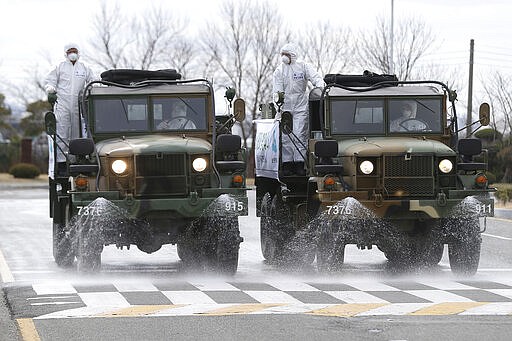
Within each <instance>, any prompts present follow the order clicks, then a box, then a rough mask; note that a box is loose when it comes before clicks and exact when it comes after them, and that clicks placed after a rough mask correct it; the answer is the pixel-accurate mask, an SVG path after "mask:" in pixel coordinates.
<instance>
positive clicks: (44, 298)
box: [27, 295, 76, 301]
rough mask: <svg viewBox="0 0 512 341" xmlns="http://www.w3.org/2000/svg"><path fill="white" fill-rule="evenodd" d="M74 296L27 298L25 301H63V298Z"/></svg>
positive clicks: (73, 296) (72, 296)
mask: <svg viewBox="0 0 512 341" xmlns="http://www.w3.org/2000/svg"><path fill="white" fill-rule="evenodd" d="M75 297H76V296H75V295H71V296H61V295H59V296H44V297H29V298H27V301H31V300H54V299H64V298H75Z"/></svg>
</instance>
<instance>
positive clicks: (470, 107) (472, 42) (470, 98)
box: [466, 39, 475, 137]
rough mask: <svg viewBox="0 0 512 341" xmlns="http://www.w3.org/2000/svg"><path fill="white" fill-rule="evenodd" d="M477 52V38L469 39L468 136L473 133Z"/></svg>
mask: <svg viewBox="0 0 512 341" xmlns="http://www.w3.org/2000/svg"><path fill="white" fill-rule="evenodd" d="M474 53H475V40H474V39H471V40H470V41H469V82H468V113H467V116H466V125H467V126H468V127H467V128H466V137H469V136H470V135H471V127H470V126H469V125H470V124H471V123H472V121H473V115H472V114H473V57H474Z"/></svg>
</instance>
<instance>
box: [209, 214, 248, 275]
mask: <svg viewBox="0 0 512 341" xmlns="http://www.w3.org/2000/svg"><path fill="white" fill-rule="evenodd" d="M222 220H223V221H222V226H220V227H219V230H218V231H219V233H218V236H217V247H216V250H215V265H214V266H215V270H216V271H217V272H218V273H220V274H223V275H228V276H233V275H234V274H235V273H236V271H237V269H238V253H239V249H240V243H241V242H242V240H243V239H242V238H241V237H240V230H239V227H238V217H236V216H235V217H229V218H227V219H222Z"/></svg>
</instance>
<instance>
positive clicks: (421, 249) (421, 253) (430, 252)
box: [415, 219, 444, 267]
mask: <svg viewBox="0 0 512 341" xmlns="http://www.w3.org/2000/svg"><path fill="white" fill-rule="evenodd" d="M423 224H424V233H421V234H420V235H419V236H418V237H417V238H416V240H415V242H416V248H415V253H416V258H417V260H418V262H419V265H422V266H428V267H431V266H435V265H437V264H439V262H440V261H441V258H443V251H444V241H443V239H444V237H443V234H442V233H441V229H440V228H439V227H440V222H439V220H438V219H431V220H427V221H424V222H423Z"/></svg>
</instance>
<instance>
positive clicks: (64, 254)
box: [53, 222, 75, 268]
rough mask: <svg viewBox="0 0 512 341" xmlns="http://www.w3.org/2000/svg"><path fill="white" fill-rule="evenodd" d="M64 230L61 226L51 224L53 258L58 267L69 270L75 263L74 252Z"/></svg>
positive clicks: (63, 226)
mask: <svg viewBox="0 0 512 341" xmlns="http://www.w3.org/2000/svg"><path fill="white" fill-rule="evenodd" d="M64 228H65V225H63V224H59V223H55V222H54V223H53V258H54V259H55V263H57V265H58V266H59V267H62V268H69V267H71V266H72V265H73V262H74V261H75V252H74V250H73V247H72V243H71V240H70V238H69V236H68V235H67V234H66V231H65V229H64Z"/></svg>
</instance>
